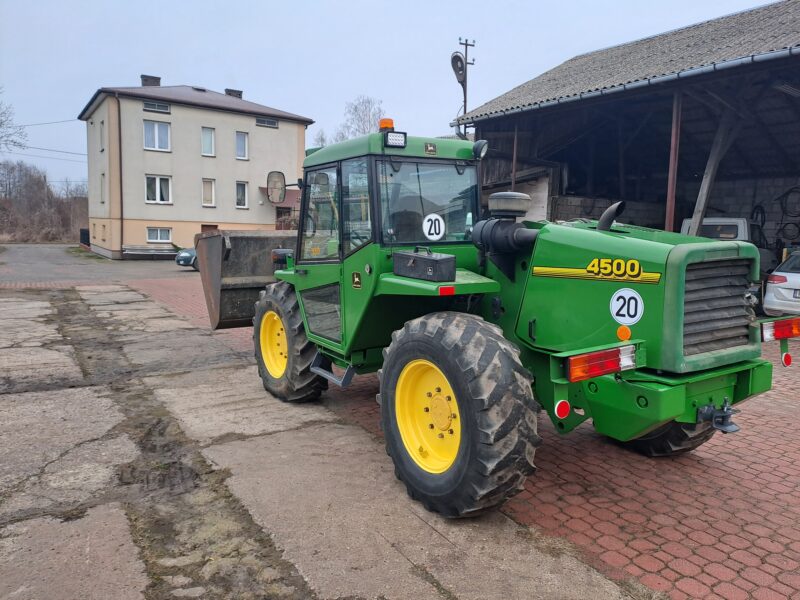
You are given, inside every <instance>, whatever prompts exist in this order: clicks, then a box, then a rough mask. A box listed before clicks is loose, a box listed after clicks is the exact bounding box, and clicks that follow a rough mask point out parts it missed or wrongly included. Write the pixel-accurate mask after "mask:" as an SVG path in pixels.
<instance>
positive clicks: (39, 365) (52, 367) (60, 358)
mask: <svg viewBox="0 0 800 600" xmlns="http://www.w3.org/2000/svg"><path fill="white" fill-rule="evenodd" d="M43 373H46V374H47V377H42V374H43ZM42 380H45V381H46V382H47V383H53V382H59V383H63V384H66V383H79V382H81V381H82V380H83V374H82V373H81V369H80V367H79V366H78V363H77V362H76V361H75V352H74V350H73V349H72V346H50V347H49V348H37V347H33V348H28V347H26V348H3V349H0V392H4V391H11V390H21V389H23V388H25V387H26V386H31V385H34V384H36V383H40V382H42Z"/></svg>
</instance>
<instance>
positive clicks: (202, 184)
mask: <svg viewBox="0 0 800 600" xmlns="http://www.w3.org/2000/svg"><path fill="white" fill-rule="evenodd" d="M207 181H208V182H210V183H211V204H206V203H205V197H204V195H203V194H204V193H205V190H204V187H205V183H206V182H207ZM200 205H201V206H203V208H216V206H217V180H216V179H209V178H207V177H203V179H202V180H201V181H200Z"/></svg>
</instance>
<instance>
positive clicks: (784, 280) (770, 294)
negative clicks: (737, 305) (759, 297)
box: [764, 252, 800, 317]
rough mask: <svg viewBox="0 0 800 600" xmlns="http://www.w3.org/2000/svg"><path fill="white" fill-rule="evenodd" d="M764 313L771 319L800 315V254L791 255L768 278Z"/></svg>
mask: <svg viewBox="0 0 800 600" xmlns="http://www.w3.org/2000/svg"><path fill="white" fill-rule="evenodd" d="M764 312H765V313H767V314H768V315H769V316H771V317H780V316H781V315H800V252H795V253H794V254H791V255H790V256H789V258H787V259H786V260H785V261H784V262H783V263H781V264H780V265H778V267H777V268H776V269H775V270H774V271H773V272H772V275H770V276H769V277H768V278H767V290H766V292H765V293H764Z"/></svg>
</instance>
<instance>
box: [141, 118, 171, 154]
mask: <svg viewBox="0 0 800 600" xmlns="http://www.w3.org/2000/svg"><path fill="white" fill-rule="evenodd" d="M148 123H153V141H154V142H155V146H154V147H152V148H148V147H147V124H148ZM159 123H163V124H165V125H166V126H167V147H166V148H159V147H158V141H159V138H158V124H159ZM142 146H143V147H144V149H145V150H149V151H151V152H171V151H172V124H171V123H170V122H169V121H153V120H152V119H145V120H144V122H143V124H142Z"/></svg>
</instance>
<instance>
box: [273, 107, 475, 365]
mask: <svg viewBox="0 0 800 600" xmlns="http://www.w3.org/2000/svg"><path fill="white" fill-rule="evenodd" d="M481 153H485V142H478V143H477V144H473V143H472V142H469V141H463V140H447V139H436V138H433V139H431V138H417V137H410V136H407V135H406V134H405V133H403V132H398V131H395V130H394V127H393V124H392V122H391V120H390V119H383V120H382V122H381V131H380V132H377V133H373V134H369V135H367V136H365V137H362V138H358V139H355V140H349V141H346V142H343V143H340V144H335V145H332V146H329V147H326V148H322V149H320V150H317V151H315V152H313V153H311V154H310V155H309V156H308V157H307V158H306V160H305V163H304V166H303V169H304V175H303V179H302V182H301V184H300V185H301V188H302V201H301V208H300V221H299V222H300V227H299V232H298V239H297V247H296V250H295V252H294V253H293V256H292V257H291V258H290V259H289V260H288V262H287V264H286V266H285V268H283V269H279V270H277V271H276V272H275V276H276V278H277V279H281V280H284V281H287V282H289V283H290V284H291V285H292V286H293V288H294V289H295V290H296V291H297V292H298V295H299V301H300V304H301V309H302V311H303V314H304V315H305V324H306V328H307V334H308V337H309V339H310V340H312V341H313V342H314V343H315V344H316V345H317V346H318V348H319V349H320V352H321V353H322V354H324V355H325V356H326V358H327V359H329V360H332V361H333V362H334V363H339V362H340V363H341V364H342V365H343V366H344V365H345V364H347V365H354V368H356V369H359V370H360V369H365V370H374V368H377V366H379V365H380V356H381V351H382V349H383V348H384V347H386V346H387V345H388V343H389V341H390V334H391V331H393V330H394V329H396V328H397V327H400V326H401V325H402V324H403V323H404V322H405V321H406V320H408V319H409V318H412V317H413V316H416V315H418V314H420V313H421V312H427V310H426V309H423V308H422V306H423V305H424V306H426V307H428V308H429V309H430V310H435V309H437V308H442V309H443V308H446V307H447V306H448V305H449V304H451V303H452V302H453V298H443V297H440V296H439V295H438V287H439V286H438V284H437V285H435V286H434V285H429V286H428V287H429V288H430V289H429V292H430V297H427V298H426V297H425V296H422V297H420V296H419V295H418V294H419V289H418V288H419V286H421V285H424V284H425V283H428V282H423V281H420V280H419V279H414V278H409V277H404V276H402V275H395V274H394V273H395V268H394V258H395V254H396V253H397V252H400V251H410V252H414V251H416V252H417V253H419V254H422V255H424V256H423V257H421V258H423V259H424V258H425V257H428V256H430V257H434V258H435V257H436V256H437V255H446V257H447V258H449V259H450V260H452V259H453V258H454V262H455V266H456V271H455V272H454V274H453V277H452V279H453V281H450V279H448V280H447V281H448V282H450V283H453V282H455V281H456V280H457V274H458V270H462V271H466V270H468V269H469V270H470V271H475V268H476V266H477V265H476V257H477V252H476V250H475V246H474V245H473V244H472V241H471V235H472V228H473V224H474V223H475V222H476V221H477V220H478V218H479V201H480V197H479V184H478V181H479V180H478V165H479V160H480V158H481ZM275 180H276V181H279V180H278V179H277V178H276V179H275ZM281 193H282V190H281V188H280V185H276V186H275V187H273V188H272V189H270V194H275V195H276V196H277V195H279V194H281ZM470 274H471V275H472V276H473V279H474V278H475V277H476V276H475V275H474V273H470ZM477 277H480V276H477ZM403 279H407V280H408V281H403ZM488 281H489V280H487V283H488ZM404 284H406V287H405V288H404V287H403V285H404ZM423 293H424V292H423ZM403 295H409V296H411V295H414V296H416V297H415V298H408V299H405V300H404V299H403V298H402V296H403Z"/></svg>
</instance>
